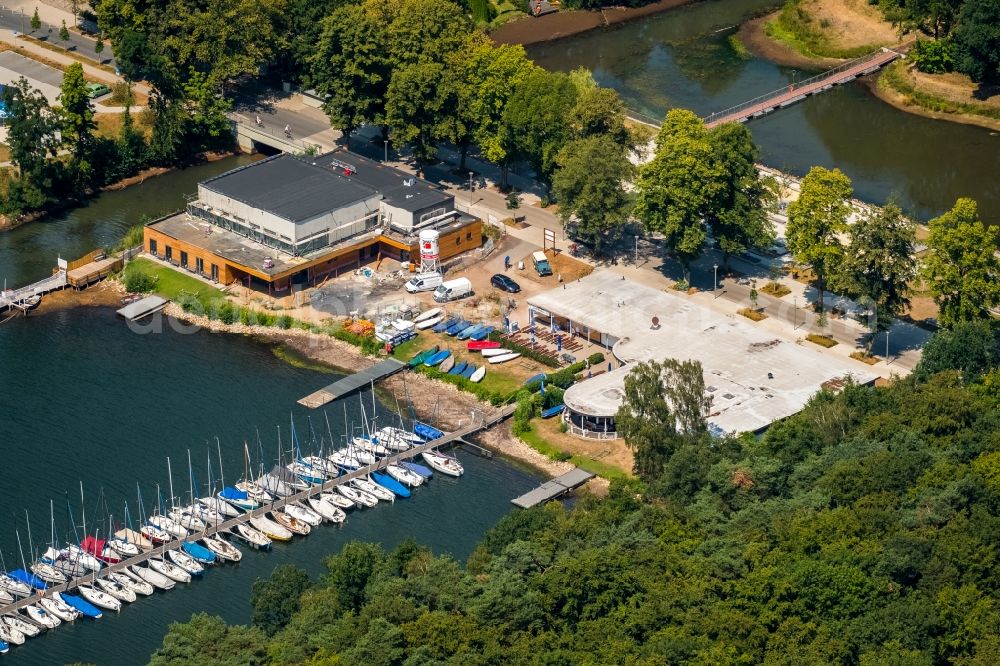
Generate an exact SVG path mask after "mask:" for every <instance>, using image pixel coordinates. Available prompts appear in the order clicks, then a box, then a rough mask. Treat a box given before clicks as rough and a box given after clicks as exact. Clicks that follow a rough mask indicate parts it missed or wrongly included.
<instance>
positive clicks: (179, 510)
mask: <svg viewBox="0 0 1000 666" xmlns="http://www.w3.org/2000/svg"><path fill="white" fill-rule="evenodd" d="M187 455H188V488H189V490H188V493H189V494H188V499H189V500H190V504H188V505H187V506H173V507H171V508H170V514H169V515H170V519H171V520H173V521H174V522H175V523H178V524H179V525H181V526H183V527H186V528H187V529H189V530H191V531H192V532H204V531H205V529H206V528H207V527H208V523H206V521H205V519H204V518H203V517H202V512H201V510H200V508H199V505H198V503H197V502H196V501H195V497H194V471H193V470H192V469H191V449H188V452H187ZM171 476H172V475H171ZM170 485H171V491H170V492H171V493H173V479H172V478H171V483H170Z"/></svg>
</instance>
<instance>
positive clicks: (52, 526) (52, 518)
mask: <svg viewBox="0 0 1000 666" xmlns="http://www.w3.org/2000/svg"><path fill="white" fill-rule="evenodd" d="M49 530H50V531H51V532H52V533H51V534H50V535H49V538H50V539H52V541H50V542H49V545H50V546H52V550H56V504H55V502H54V501H52V498H51V497H50V498H49Z"/></svg>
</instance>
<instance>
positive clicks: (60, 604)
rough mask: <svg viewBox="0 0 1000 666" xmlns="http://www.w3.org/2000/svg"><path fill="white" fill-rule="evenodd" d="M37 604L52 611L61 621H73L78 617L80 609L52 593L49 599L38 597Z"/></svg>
mask: <svg viewBox="0 0 1000 666" xmlns="http://www.w3.org/2000/svg"><path fill="white" fill-rule="evenodd" d="M38 605H39V606H41V607H42V608H44V609H45V610H47V611H48V612H49V613H52V614H53V615H55V616H56V617H57V618H59V619H60V620H62V621H63V622H75V621H76V619H77V618H79V617H80V611H78V610H77V609H75V608H73V607H72V606H70V605H69V604H67V603H66V602H65V601H63V600H62V599H61V598H60V597H58V596H56V595H52V598H50V599H45V598H42V599H39V600H38Z"/></svg>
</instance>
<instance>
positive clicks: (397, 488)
mask: <svg viewBox="0 0 1000 666" xmlns="http://www.w3.org/2000/svg"><path fill="white" fill-rule="evenodd" d="M372 481H374V482H375V483H377V484H378V485H380V486H382V487H383V488H386V489H388V490H391V491H392V492H393V493H394V494H396V495H398V496H399V497H409V496H410V489H409V488H407V487H406V486H404V485H403V484H402V483H400V482H399V481H397V480H396V479H394V478H392V477H391V476H389V475H388V474H382V473H380V472H372Z"/></svg>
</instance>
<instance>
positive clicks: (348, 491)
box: [336, 484, 378, 508]
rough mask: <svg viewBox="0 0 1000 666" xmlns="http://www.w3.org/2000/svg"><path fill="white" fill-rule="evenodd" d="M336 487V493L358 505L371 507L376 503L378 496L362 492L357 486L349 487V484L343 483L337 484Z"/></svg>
mask: <svg viewBox="0 0 1000 666" xmlns="http://www.w3.org/2000/svg"><path fill="white" fill-rule="evenodd" d="M336 489H337V492H338V493H340V494H341V495H343V496H344V497H346V498H347V499H349V500H351V501H352V502H354V503H355V504H357V505H358V506H365V507H369V508H371V507H373V506H375V505H376V504H378V498H377V497H375V496H373V495H369V494H368V493H366V492H364V491H363V490H358V489H357V488H351V487H350V486H347V485H343V484H341V485H339V486H337V488H336Z"/></svg>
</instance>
